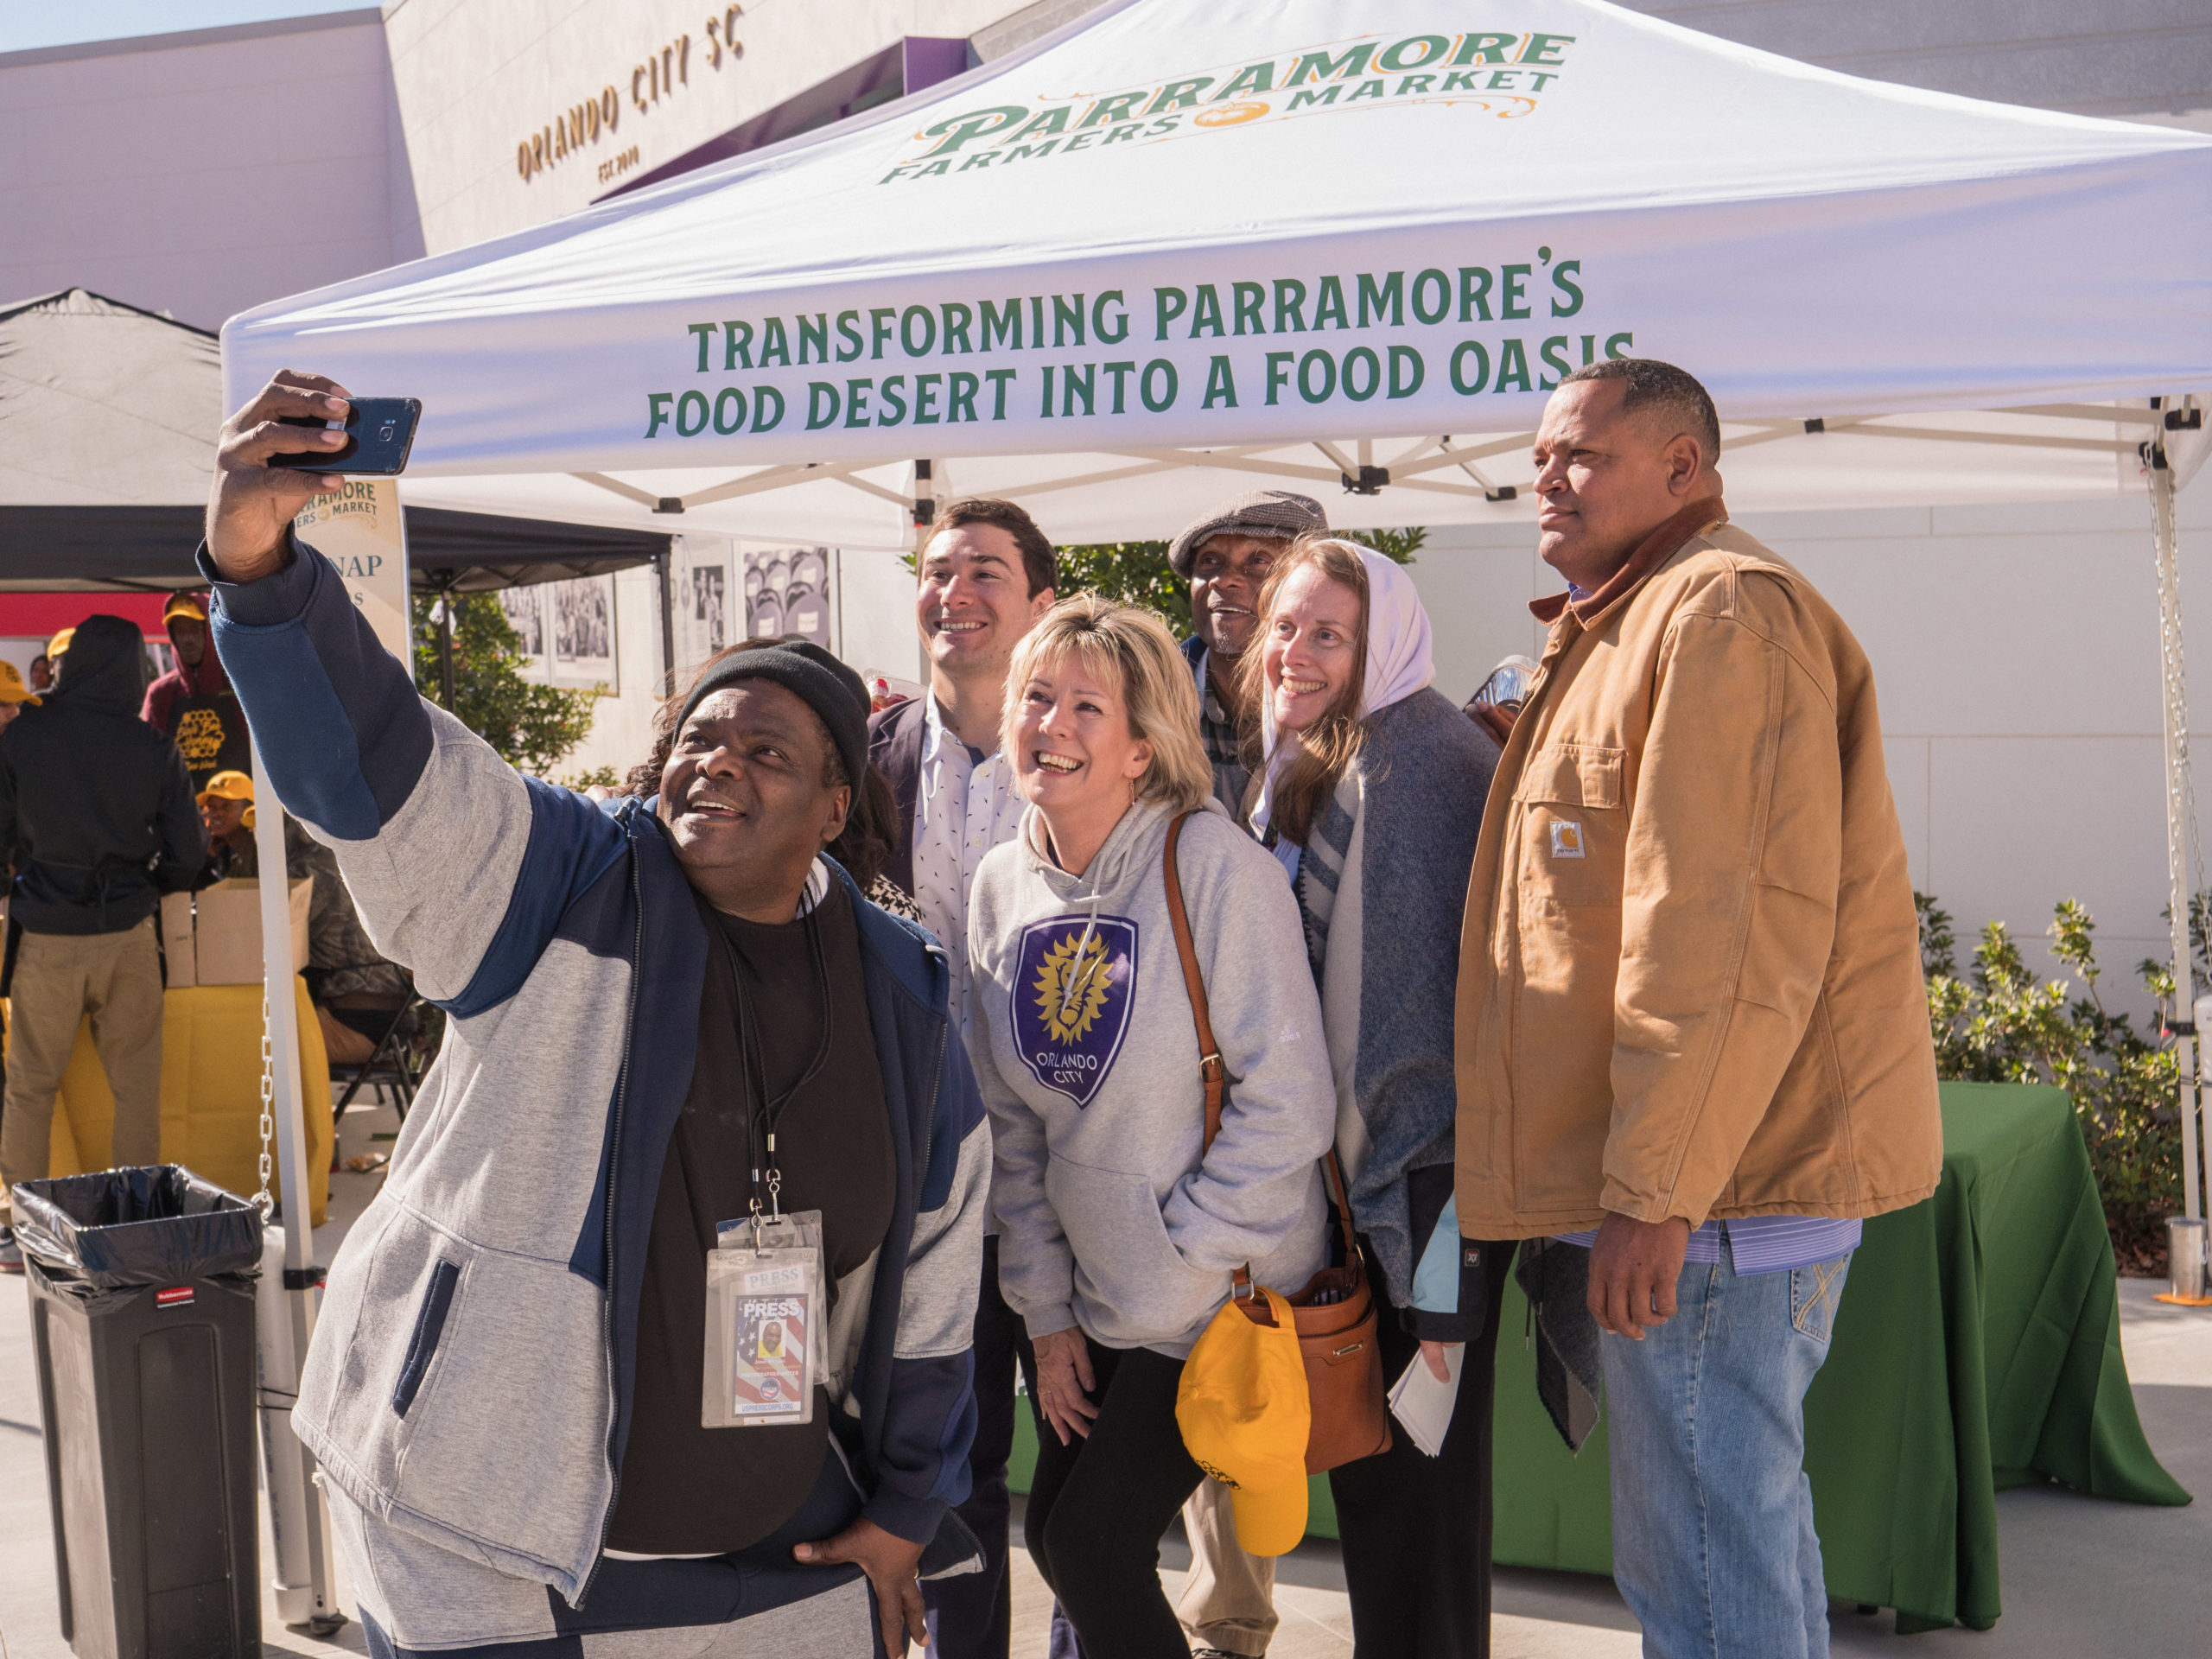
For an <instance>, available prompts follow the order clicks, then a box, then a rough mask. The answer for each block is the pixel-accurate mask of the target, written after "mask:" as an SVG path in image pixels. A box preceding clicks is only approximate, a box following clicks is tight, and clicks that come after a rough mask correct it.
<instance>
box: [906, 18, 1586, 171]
mask: <svg viewBox="0 0 2212 1659" xmlns="http://www.w3.org/2000/svg"><path fill="white" fill-rule="evenodd" d="M1573 43H1574V36H1573V35H1541V34H1529V35H1523V34H1508V33H1505V32H1503V31H1475V32H1469V33H1466V34H1462V35H1407V36H1405V37H1404V38H1403V39H1401V40H1392V39H1390V38H1389V36H1387V35H1374V36H1371V37H1370V38H1367V39H1364V40H1352V41H1331V42H1328V43H1326V44H1325V45H1320V46H1315V47H1310V48H1298V49H1295V50H1293V51H1289V52H1283V53H1277V54H1274V55H1272V56H1268V57H1264V58H1259V59H1255V60H1251V61H1249V62H1244V63H1230V64H1222V65H1217V66H1215V67H1212V68H1211V69H1207V70H1203V71H1197V72H1192V73H1185V74H1180V75H1176V76H1173V77H1172V78H1168V79H1160V80H1154V81H1148V82H1147V83H1145V84H1143V85H1141V86H1120V87H1111V88H1109V89H1106V90H1103V91H1098V92H1065V93H1058V94H1040V95H1039V96H1037V97H1036V98H1034V99H1032V100H1031V101H1030V102H1028V103H1022V104H1017V103H1013V102H1010V101H1009V102H1004V103H998V104H989V105H981V106H979V107H977V108H975V109H971V110H964V111H961V112H960V113H959V114H957V115H950V116H947V117H945V118H944V119H942V120H939V121H937V122H934V123H932V124H931V125H929V126H926V127H925V128H923V129H921V130H919V131H918V132H916V133H914V134H912V137H910V138H908V139H907V140H906V142H905V143H903V144H902V145H901V146H900V149H899V152H898V161H897V162H896V164H895V165H893V167H892V168H891V170H890V171H889V172H888V173H887V174H885V175H884V176H883V178H882V179H881V181H880V182H881V183H884V184H893V183H900V182H913V181H919V180H923V179H931V178H939V177H942V176H944V175H946V174H949V173H953V172H962V173H969V172H975V171H977V170H979V169H983V168H1007V167H1012V166H1014V165H1015V164H1016V163H1017V162H1042V161H1050V160H1052V158H1054V157H1055V156H1072V155H1074V154H1076V153H1077V151H1079V150H1086V149H1110V148H1113V147H1116V146H1135V147H1141V146H1144V145H1147V144H1154V143H1163V142H1166V141H1168V140H1171V139H1176V138H1185V137H1196V136H1198V135H1201V134H1205V133H1207V132H1217V131H1220V130H1224V129H1226V128H1230V127H1241V126H1244V125H1246V124H1249V123H1252V122H1255V121H1268V120H1275V121H1282V120H1291V119H1297V118H1304V117H1306V116H1316V115H1329V114H1338V113H1344V112H1349V111H1356V110H1363V109H1372V108H1381V107H1383V106H1385V105H1394V104H1398V103H1402V102H1405V101H1408V100H1410V101H1412V102H1414V103H1422V104H1437V103H1443V104H1464V105H1471V106H1475V107H1477V108H1479V109H1481V110H1483V111H1487V112H1488V113H1490V114H1491V115H1494V116H1497V117H1499V118H1513V117H1516V116H1523V115H1528V114H1529V113H1531V112H1532V111H1535V108H1536V103H1537V99H1539V98H1540V97H1541V95H1542V94H1543V92H1544V90H1545V88H1547V87H1548V86H1551V85H1552V84H1553V83H1554V82H1555V81H1557V80H1559V79H1560V78H1561V76H1562V74H1563V73H1565V69H1566V65H1567V48H1569V47H1571V46H1572V45H1573ZM1009 79H1010V78H1009ZM1001 91H1002V89H1001Z"/></svg>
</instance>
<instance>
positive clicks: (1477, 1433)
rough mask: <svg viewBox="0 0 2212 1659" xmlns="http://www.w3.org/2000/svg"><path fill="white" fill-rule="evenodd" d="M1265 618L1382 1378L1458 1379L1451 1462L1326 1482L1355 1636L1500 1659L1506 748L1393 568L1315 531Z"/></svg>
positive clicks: (1278, 825)
mask: <svg viewBox="0 0 2212 1659" xmlns="http://www.w3.org/2000/svg"><path fill="white" fill-rule="evenodd" d="M1259 611H1260V617H1261V622H1260V629H1259V632H1258V635H1257V637H1256V639H1255V641H1254V644H1253V646H1252V647H1251V648H1249V649H1248V650H1247V651H1246V652H1245V653H1244V658H1243V664H1242V669H1243V672H1244V673H1245V674H1246V675H1247V676H1248V685H1247V696H1246V705H1247V707H1256V708H1257V709H1259V710H1260V719H1261V728H1260V736H1261V753H1260V755H1259V757H1258V760H1259V766H1257V767H1256V768H1255V773H1256V775H1257V776H1258V778H1259V779H1260V783H1259V787H1258V791H1257V794H1256V798H1255V800H1254V803H1253V805H1252V810H1251V814H1250V821H1251V825H1252V829H1253V831H1254V833H1255V834H1256V835H1258V836H1260V837H1261V839H1262V841H1263V842H1266V843H1267V844H1268V847H1269V848H1270V849H1271V850H1273V851H1274V855H1275V856H1276V858H1277V859H1278V860H1279V861H1281V863H1282V865H1283V867H1284V868H1286V869H1287V870H1288V871H1289V872H1290V874H1291V879H1292V883H1293V886H1294V888H1295V889H1296V892H1297V894H1298V906H1299V912H1300V916H1301V917H1302V918H1303V920H1304V922H1305V925H1306V956H1307V961H1308V964H1309V966H1310V967H1311V968H1312V969H1313V977H1314V980H1315V982H1316V983H1317V984H1318V985H1319V988H1320V992H1321V1012H1322V1028H1323V1031H1324V1032H1325V1035H1326V1038H1327V1041H1328V1049H1329V1064H1330V1068H1331V1070H1332V1071H1333V1073H1334V1074H1335V1081H1336V1090H1337V1147H1338V1152H1339V1154H1341V1155H1342V1157H1343V1160H1344V1174H1345V1178H1346V1179H1347V1180H1348V1181H1349V1182H1350V1183H1351V1207H1352V1221H1353V1224H1354V1225H1355V1226H1356V1227H1357V1229H1358V1230H1359V1233H1360V1235H1361V1237H1360V1243H1361V1247H1362V1249H1363V1250H1364V1251H1365V1252H1366V1255H1367V1262H1368V1272H1369V1274H1370V1277H1371V1279H1372V1281H1373V1282H1374V1285H1375V1287H1376V1293H1377V1294H1378V1295H1379V1296H1382V1297H1383V1298H1386V1299H1387V1300H1388V1301H1389V1313H1386V1314H1385V1315H1384V1317H1383V1321H1382V1344H1383V1367H1384V1372H1385V1375H1386V1376H1387V1377H1389V1378H1390V1379H1392V1380H1395V1378H1396V1376H1398V1375H1399V1373H1400V1372H1402V1370H1404V1369H1405V1368H1406V1367H1407V1366H1408V1364H1414V1363H1427V1361H1428V1360H1430V1359H1433V1361H1434V1365H1433V1368H1432V1369H1434V1370H1438V1372H1439V1374H1440V1375H1441V1374H1442V1373H1443V1371H1444V1370H1446V1369H1448V1367H1449V1366H1450V1365H1451V1364H1452V1363H1458V1364H1459V1398H1458V1402H1457V1406H1456V1408H1455V1409H1454V1412H1453V1414H1452V1425H1451V1429H1450V1432H1449V1433H1447V1434H1446V1437H1445V1440H1444V1444H1443V1448H1442V1453H1441V1455H1440V1456H1439V1457H1434V1458H1431V1457H1428V1456H1427V1455H1425V1454H1424V1453H1422V1452H1421V1451H1419V1450H1418V1449H1416V1448H1415V1447H1414V1446H1413V1445H1412V1443H1411V1442H1410V1441H1409V1440H1408V1439H1407V1437H1406V1436H1405V1435H1404V1434H1403V1433H1399V1434H1398V1435H1397V1436H1396V1437H1395V1442H1396V1443H1395V1445H1394V1446H1393V1447H1392V1448H1391V1450H1389V1452H1384V1453H1383V1454H1381V1455H1380V1456H1377V1457H1373V1458H1368V1459H1363V1460H1361V1461H1359V1462H1357V1463H1353V1464H1349V1465H1345V1466H1344V1467H1343V1468H1340V1469H1338V1470H1336V1471H1333V1472H1332V1474H1331V1475H1330V1477H1329V1478H1330V1484H1331V1485H1332V1488H1333V1489H1334V1492H1335V1497H1336V1503H1337V1518H1338V1527H1339V1529H1340V1531H1341V1534H1342V1538H1343V1546H1344V1580H1345V1586H1346V1588H1347V1589H1348V1590H1349V1592H1351V1617H1352V1635H1353V1639H1354V1642H1355V1643H1356V1649H1357V1653H1358V1654H1359V1655H1360V1656H1367V1655H1371V1654H1372V1655H1381V1654H1388V1655H1391V1656H1394V1659H1395V1656H1407V1659H1422V1656H1430V1655H1435V1656H1446V1655H1450V1656H1465V1655H1481V1654H1486V1653H1488V1652H1489V1650H1490V1533H1491V1503H1490V1479H1491V1446H1490V1435H1491V1427H1490V1426H1491V1355H1492V1353H1493V1351H1495V1348H1496V1344H1497V1325H1496V1321H1495V1319H1494V1318H1493V1317H1492V1314H1493V1312H1494V1306H1495V1304H1496V1302H1497V1299H1498V1297H1499V1295H1500V1294H1501V1293H1502V1290H1503V1284H1504V1275H1505V1271H1506V1268H1507V1265H1508V1264H1509V1263H1510V1261H1511V1259H1512V1255H1513V1247H1512V1246H1511V1245H1510V1243H1509V1244H1501V1245H1497V1246H1496V1247H1492V1246H1491V1245H1488V1244H1484V1243H1478V1242H1476V1241H1468V1242H1466V1243H1465V1244H1464V1246H1463V1245H1462V1244H1461V1243H1460V1241H1459V1236H1458V1229H1457V1224H1456V1221H1455V1220H1454V1218H1453V1217H1452V1213H1451V1208H1450V1203H1451V1196H1452V1128H1453V1120H1454V1118H1455V1116H1456V1115H1457V1111H1458V1093H1457V1088H1456V1084H1455V1082H1454V1074H1453V1065H1452V1060H1453V1055H1452V1027H1453V1011H1454V999H1455V994H1456V990H1457V986H1458V982H1459V925H1460V918H1461V914H1462V912H1463V910H1464V908H1465V899H1466V890H1467V876H1468V872H1469V870H1470V868H1471V867H1472V865H1473V862H1474V855H1475V836H1476V831H1477V830H1478V828H1479V827H1480V825H1481V823H1482V817H1483V803H1484V798H1486V797H1487V795H1488V793H1489V791H1490V780H1491V771H1492V769H1493V768H1494V767H1495V766H1496V765H1497V756H1498V749H1497V744H1496V743H1495V742H1493V741H1491V737H1490V735H1489V734H1488V733H1487V732H1485V731H1484V730H1483V729H1482V728H1479V727H1478V726H1477V725H1476V724H1475V723H1474V721H1471V720H1470V719H1468V718H1467V716H1466V715H1464V714H1462V713H1461V712H1460V711H1459V709H1455V708H1453V707H1452V704H1451V703H1450V702H1447V701H1446V699H1445V698H1444V697H1443V696H1441V695H1440V694H1439V693H1438V692H1437V691H1436V690H1435V689H1434V688H1433V685H1432V684H1431V682H1432V681H1433V679H1434V678H1435V677H1436V671H1435V665H1434V664H1433V661H1432V659H1431V657H1430V642H1429V626H1428V613H1427V611H1425V610H1424V609H1423V608H1422V607H1421V598H1420V595H1419V594H1417V593H1416V592H1415V591H1414V585H1413V581H1412V579H1411V578H1410V577H1409V576H1408V575H1407V574H1406V572H1405V570H1404V569H1402V567H1401V566H1399V565H1397V564H1395V563H1391V561H1389V559H1387V558H1384V557H1383V556H1382V555H1380V554H1378V553H1376V552H1374V551H1372V550H1370V549H1368V548H1364V547H1360V546H1357V545H1356V544H1354V543H1350V542H1345V541H1339V540H1335V539H1332V538H1329V537H1306V538H1304V539H1301V540H1300V541H1299V542H1298V543H1295V544H1294V546H1293V547H1292V549H1291V550H1290V551H1289V552H1288V553H1287V554H1286V555H1285V556H1283V557H1282V558H1281V560H1280V561H1278V562H1277V563H1276V565H1275V567H1274V570H1273V571H1271V572H1270V573H1269V575H1268V584H1267V586H1266V588H1264V589H1262V593H1261V596H1260V603H1259ZM1432 1241H1440V1242H1439V1248H1438V1249H1435V1250H1430V1249H1429V1248H1428V1247H1429V1246H1430V1244H1431V1243H1432ZM1417 1279H1418V1280H1419V1281H1420V1284H1419V1289H1420V1290H1421V1293H1422V1294H1421V1295H1420V1296H1419V1298H1418V1306H1417V1305H1416V1302H1417V1299H1416V1295H1415V1292H1416V1281H1417ZM1424 1342H1425V1343H1426V1344H1427V1348H1428V1352H1427V1355H1423V1354H1422V1353H1421V1349H1422V1346H1423V1344H1424Z"/></svg>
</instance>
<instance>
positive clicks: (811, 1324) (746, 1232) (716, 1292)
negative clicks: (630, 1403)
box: [699, 1210, 822, 1428]
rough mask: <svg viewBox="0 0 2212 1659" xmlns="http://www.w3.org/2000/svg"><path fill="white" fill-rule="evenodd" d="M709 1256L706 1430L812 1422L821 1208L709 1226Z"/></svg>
mask: <svg viewBox="0 0 2212 1659" xmlns="http://www.w3.org/2000/svg"><path fill="white" fill-rule="evenodd" d="M715 1233H716V1239H715V1249H714V1250H713V1252H712V1253H711V1254H710V1255H709V1256H708V1257H707V1354H706V1361H707V1363H706V1368H705V1392H704V1397H703V1398H702V1401H701V1402H700V1414H699V1421H700V1422H701V1424H702V1426H703V1427H708V1428H766V1427H774V1426H775V1425H777V1424H779V1423H808V1422H811V1421H814V1388H815V1383H816V1380H817V1378H818V1377H819V1376H820V1375H821V1367H820V1364H819V1363H818V1361H817V1358H816V1354H815V1346H816V1344H815V1341H814V1335H815V1325H816V1312H817V1306H818V1305H819V1303H820V1300H821V1292H822V1212H821V1211H819V1210H806V1211H799V1212H798V1213H797V1214H795V1215H787V1216H780V1217H777V1218H776V1219H775V1220H773V1221H770V1220H768V1219H766V1217H763V1218H761V1219H760V1221H759V1222H758V1223H756V1222H754V1221H753V1219H752V1218H750V1217H747V1219H745V1220H742V1221H734V1222H724V1223H722V1224H721V1225H720V1226H719V1227H717V1228H716V1229H715Z"/></svg>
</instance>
